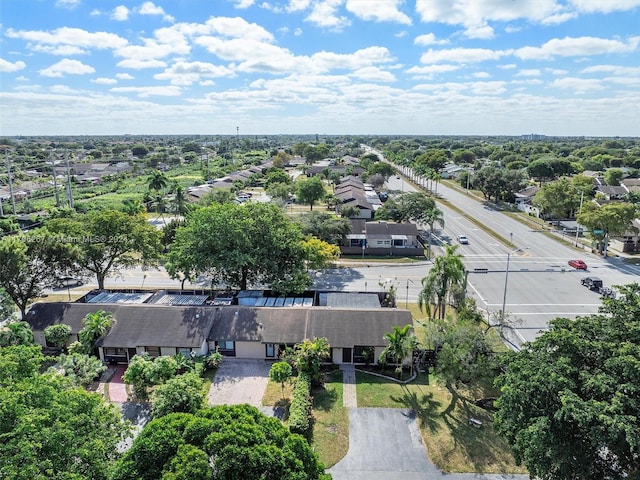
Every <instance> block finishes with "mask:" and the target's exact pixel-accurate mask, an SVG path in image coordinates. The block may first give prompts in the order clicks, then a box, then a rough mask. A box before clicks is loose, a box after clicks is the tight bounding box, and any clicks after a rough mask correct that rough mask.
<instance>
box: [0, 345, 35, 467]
mask: <svg viewBox="0 0 640 480" xmlns="http://www.w3.org/2000/svg"><path fill="white" fill-rule="evenodd" d="M43 362H44V355H43V354H42V347H40V345H24V344H22V345H11V346H3V347H2V348H0V389H1V388H3V387H6V386H7V385H12V384H15V383H19V382H21V381H23V380H24V379H28V378H30V377H33V376H35V375H36V374H37V373H38V371H39V370H40V367H41V366H42V363H43ZM2 412H3V411H2V407H1V406H0V418H3V417H2V416H3V413H2ZM14 413H15V412H14ZM0 423H2V422H0ZM0 471H1V470H0Z"/></svg>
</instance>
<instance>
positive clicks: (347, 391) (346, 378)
mask: <svg viewBox="0 0 640 480" xmlns="http://www.w3.org/2000/svg"><path fill="white" fill-rule="evenodd" d="M340 370H342V403H343V405H344V406H345V407H347V408H356V407H357V406H358V395H356V369H355V367H354V366H353V364H347V363H343V364H341V365H340Z"/></svg>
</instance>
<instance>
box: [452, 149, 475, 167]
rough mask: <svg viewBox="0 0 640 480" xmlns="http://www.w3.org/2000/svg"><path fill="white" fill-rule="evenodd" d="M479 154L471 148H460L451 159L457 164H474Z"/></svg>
mask: <svg viewBox="0 0 640 480" xmlns="http://www.w3.org/2000/svg"><path fill="white" fill-rule="evenodd" d="M476 158H477V156H476V154H475V153H473V152H472V151H471V150H467V149H458V150H455V151H454V152H453V155H452V157H451V159H452V160H453V162H454V163H457V164H461V163H462V164H473V162H475V160H476Z"/></svg>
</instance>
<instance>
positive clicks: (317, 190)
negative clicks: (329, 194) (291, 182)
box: [295, 177, 325, 210]
mask: <svg viewBox="0 0 640 480" xmlns="http://www.w3.org/2000/svg"><path fill="white" fill-rule="evenodd" d="M295 185H296V200H297V202H298V203H306V204H307V205H309V209H310V210H313V205H314V204H315V203H316V202H317V201H318V200H321V199H322V198H324V195H325V190H324V184H323V183H322V180H320V178H319V177H311V178H300V179H299V180H298V181H297V182H296V184H295Z"/></svg>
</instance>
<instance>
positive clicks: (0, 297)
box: [0, 287, 16, 322]
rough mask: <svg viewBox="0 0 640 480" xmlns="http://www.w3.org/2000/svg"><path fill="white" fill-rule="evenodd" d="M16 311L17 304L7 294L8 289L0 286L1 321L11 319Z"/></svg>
mask: <svg viewBox="0 0 640 480" xmlns="http://www.w3.org/2000/svg"><path fill="white" fill-rule="evenodd" d="M15 313H16V305H15V304H14V303H13V300H11V297H10V296H9V295H8V294H7V292H6V290H5V289H4V288H2V287H0V322H3V321H5V320H11V319H13V318H14V315H15Z"/></svg>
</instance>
